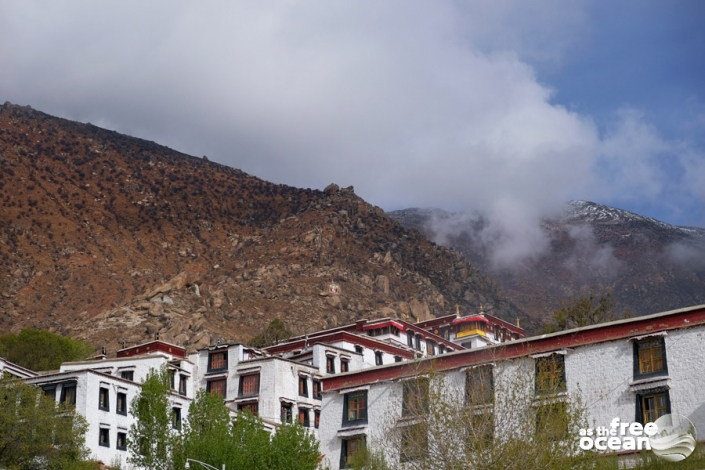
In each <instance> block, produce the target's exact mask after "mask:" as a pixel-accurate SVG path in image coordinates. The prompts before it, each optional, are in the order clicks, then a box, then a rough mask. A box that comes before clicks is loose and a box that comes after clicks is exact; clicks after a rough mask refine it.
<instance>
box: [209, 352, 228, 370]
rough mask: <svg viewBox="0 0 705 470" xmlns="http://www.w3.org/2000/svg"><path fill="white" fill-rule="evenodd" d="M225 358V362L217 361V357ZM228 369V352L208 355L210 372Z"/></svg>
mask: <svg viewBox="0 0 705 470" xmlns="http://www.w3.org/2000/svg"><path fill="white" fill-rule="evenodd" d="M221 355H222V356H223V360H222V361H221V360H218V361H216V360H215V358H216V357H217V356H221ZM214 366H215V367H214ZM227 368H228V351H227V350H225V351H214V352H212V353H210V354H208V372H213V371H218V370H226V369H227Z"/></svg>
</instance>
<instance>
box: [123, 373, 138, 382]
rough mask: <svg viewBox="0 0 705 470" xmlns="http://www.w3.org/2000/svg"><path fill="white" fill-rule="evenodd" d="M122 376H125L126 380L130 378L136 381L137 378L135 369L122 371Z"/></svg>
mask: <svg viewBox="0 0 705 470" xmlns="http://www.w3.org/2000/svg"><path fill="white" fill-rule="evenodd" d="M120 378H123V379H125V380H129V381H132V382H134V380H135V371H133V370H123V371H122V372H120Z"/></svg>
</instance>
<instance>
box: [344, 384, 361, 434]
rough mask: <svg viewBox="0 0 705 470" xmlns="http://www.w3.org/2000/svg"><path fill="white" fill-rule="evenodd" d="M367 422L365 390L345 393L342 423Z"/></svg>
mask: <svg viewBox="0 0 705 470" xmlns="http://www.w3.org/2000/svg"><path fill="white" fill-rule="evenodd" d="M365 423H367V390H364V391H361V392H352V393H346V394H345V402H344V404H343V425H344V426H345V425H352V424H365Z"/></svg>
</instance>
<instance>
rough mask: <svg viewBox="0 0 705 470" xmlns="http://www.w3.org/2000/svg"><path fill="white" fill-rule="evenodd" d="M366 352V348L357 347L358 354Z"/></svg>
mask: <svg viewBox="0 0 705 470" xmlns="http://www.w3.org/2000/svg"><path fill="white" fill-rule="evenodd" d="M363 351H364V348H363V347H362V346H355V352H356V353H358V354H362V352H363Z"/></svg>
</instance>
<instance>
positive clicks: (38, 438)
mask: <svg viewBox="0 0 705 470" xmlns="http://www.w3.org/2000/svg"><path fill="white" fill-rule="evenodd" d="M87 429H88V426H87V424H86V421H85V419H83V417H82V416H80V415H78V414H76V410H75V407H74V406H73V405H67V404H63V403H60V404H57V403H56V401H55V400H54V399H52V398H50V397H47V396H45V395H44V394H43V393H41V390H38V389H37V388H35V387H32V386H31V385H27V384H26V383H24V382H23V381H21V380H18V379H12V378H9V377H1V378H0V465H2V466H5V467H7V468H8V469H11V470H15V469H17V470H20V469H36V468H37V467H38V466H40V465H41V466H45V468H48V469H52V470H53V469H57V470H58V469H64V468H73V467H80V466H81V465H82V462H83V459H84V458H85V457H86V455H87V449H86V448H85V434H86V430H87ZM84 463H85V462H84Z"/></svg>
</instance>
